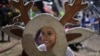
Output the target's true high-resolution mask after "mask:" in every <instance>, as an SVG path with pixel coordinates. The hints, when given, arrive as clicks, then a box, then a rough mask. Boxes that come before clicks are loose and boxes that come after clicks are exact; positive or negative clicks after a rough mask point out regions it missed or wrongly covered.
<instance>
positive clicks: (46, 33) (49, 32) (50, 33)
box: [41, 26, 56, 50]
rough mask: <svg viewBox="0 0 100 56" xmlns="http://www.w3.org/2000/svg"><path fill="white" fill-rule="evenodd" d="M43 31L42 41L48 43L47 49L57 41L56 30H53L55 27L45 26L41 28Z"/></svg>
mask: <svg viewBox="0 0 100 56" xmlns="http://www.w3.org/2000/svg"><path fill="white" fill-rule="evenodd" d="M41 32H42V35H41V40H42V43H44V44H45V45H46V47H47V50H50V49H51V48H52V47H53V46H54V44H55V43H56V34H55V31H54V30H53V28H51V27H47V26H45V27H43V28H42V29H41Z"/></svg>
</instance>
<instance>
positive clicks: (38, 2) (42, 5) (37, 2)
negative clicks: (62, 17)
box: [34, 1, 45, 13]
mask: <svg viewBox="0 0 100 56" xmlns="http://www.w3.org/2000/svg"><path fill="white" fill-rule="evenodd" d="M34 6H37V8H38V9H40V11H41V13H45V11H44V8H43V7H44V4H43V2H42V1H36V2H34Z"/></svg>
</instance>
